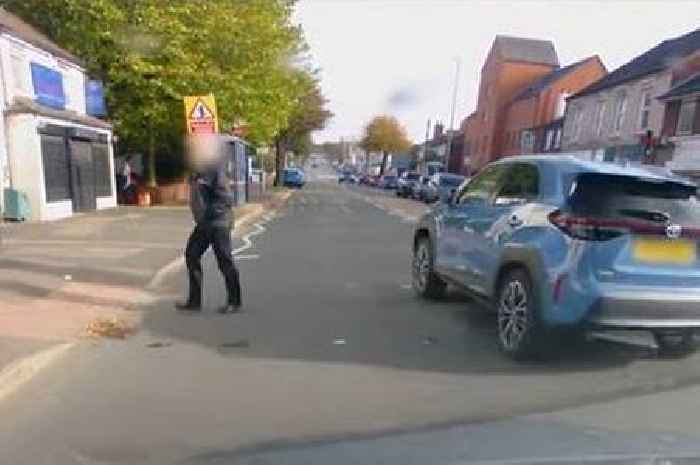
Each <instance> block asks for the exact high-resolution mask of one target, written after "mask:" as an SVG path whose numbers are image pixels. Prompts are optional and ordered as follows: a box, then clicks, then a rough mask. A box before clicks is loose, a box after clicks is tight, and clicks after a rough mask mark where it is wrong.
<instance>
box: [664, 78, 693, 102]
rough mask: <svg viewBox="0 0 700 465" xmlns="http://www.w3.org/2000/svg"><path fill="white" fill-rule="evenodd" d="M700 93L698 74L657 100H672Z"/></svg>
mask: <svg viewBox="0 0 700 465" xmlns="http://www.w3.org/2000/svg"><path fill="white" fill-rule="evenodd" d="M697 93H700V73H698V74H696V75H695V76H693V77H691V78H690V79H686V80H685V81H683V82H681V83H680V84H678V85H677V86H675V87H672V88H671V90H669V91H668V92H666V93H665V94H663V95H662V96H660V97H659V100H673V99H675V98H680V97H684V96H686V95H690V94H697Z"/></svg>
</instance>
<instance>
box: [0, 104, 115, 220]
mask: <svg viewBox="0 0 700 465" xmlns="http://www.w3.org/2000/svg"><path fill="white" fill-rule="evenodd" d="M6 123H7V124H6V127H7V138H8V152H9V155H10V156H9V159H10V179H11V185H12V188H13V189H15V190H17V191H19V192H22V193H23V194H24V195H26V197H27V199H28V201H29V206H30V216H29V218H28V219H30V220H38V221H48V220H55V219H60V218H66V217H69V216H71V215H73V214H74V213H78V212H89V211H93V210H99V209H103V208H111V207H115V206H116V205H117V200H116V186H115V180H114V159H113V153H112V140H111V139H112V132H111V126H110V125H109V124H108V123H105V122H104V121H102V120H99V119H97V118H92V117H89V116H83V115H78V114H75V113H73V112H68V111H61V110H54V109H50V108H46V107H44V106H42V105H40V104H37V103H36V102H33V101H31V100H25V101H19V102H16V103H15V104H14V105H13V107H12V108H10V109H9V111H7V112H6Z"/></svg>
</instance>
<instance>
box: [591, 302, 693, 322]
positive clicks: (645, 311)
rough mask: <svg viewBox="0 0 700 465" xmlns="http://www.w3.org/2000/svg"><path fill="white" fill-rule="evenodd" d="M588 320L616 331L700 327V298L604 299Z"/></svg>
mask: <svg viewBox="0 0 700 465" xmlns="http://www.w3.org/2000/svg"><path fill="white" fill-rule="evenodd" d="M587 320H588V323H590V324H592V325H595V326H604V327H614V328H643V329H652V328H660V329H661V328H700V295H697V294H693V295H683V294H675V295H674V294H669V295H651V296H644V295H641V296H637V297H632V296H624V295H622V296H606V297H601V298H599V299H598V300H597V301H596V302H595V303H594V304H593V307H592V308H591V311H590V313H589V314H588V318H587Z"/></svg>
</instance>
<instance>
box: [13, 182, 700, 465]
mask: <svg viewBox="0 0 700 465" xmlns="http://www.w3.org/2000/svg"><path fill="white" fill-rule="evenodd" d="M310 177H311V179H312V180H313V179H314V178H313V177H312V176H310ZM425 208H426V206H424V205H422V204H418V203H416V202H413V201H410V200H405V199H398V198H395V197H393V196H392V195H391V194H387V193H383V192H378V191H376V190H372V189H368V188H363V187H358V186H338V185H337V184H335V183H331V182H328V181H312V182H311V183H309V184H308V185H307V186H306V187H305V188H304V190H302V191H299V192H295V193H294V194H293V195H292V197H291V198H290V199H289V200H288V201H287V203H286V204H285V205H284V206H282V207H281V208H280V209H279V210H278V211H277V212H276V213H275V214H268V215H265V216H264V217H261V219H260V221H259V222H257V224H254V225H252V227H251V228H250V230H249V231H247V232H246V233H245V234H243V236H242V237H241V242H242V245H241V247H239V248H238V249H239V250H238V253H237V257H238V264H239V267H240V270H241V275H242V281H243V288H244V296H243V298H244V311H243V312H242V313H241V314H236V315H218V314H216V313H215V312H214V308H215V307H216V306H217V305H218V304H220V303H222V302H223V301H224V298H225V294H224V289H223V285H222V282H221V277H220V276H219V274H218V272H217V270H216V265H215V263H214V260H213V258H212V257H211V256H207V257H206V259H205V279H204V281H205V309H204V311H203V312H202V313H201V314H182V313H178V312H175V311H174V310H173V309H172V300H173V297H174V296H176V295H178V294H180V293H181V291H182V289H183V285H184V282H185V281H184V280H185V276H184V274H182V273H175V274H172V275H171V276H169V277H168V278H167V279H165V280H164V281H163V283H162V286H160V287H159V289H158V291H157V295H156V298H155V299H154V300H153V301H151V302H148V303H145V304H142V305H140V306H139V311H140V312H141V313H142V315H143V318H142V320H141V330H140V331H139V332H138V333H137V334H136V335H134V336H133V337H130V338H128V339H126V340H124V341H114V340H100V341H97V342H92V343H81V344H78V345H77V346H76V347H75V348H73V349H72V350H71V352H70V353H69V354H68V356H66V357H62V358H61V359H60V360H57V361H56V362H54V363H52V364H51V365H50V366H48V367H46V368H45V369H43V370H42V371H41V372H40V373H38V374H37V375H36V376H35V377H34V379H33V380H32V381H31V382H29V383H27V384H26V385H25V386H24V387H23V388H22V389H21V390H19V391H17V392H16V393H14V394H13V395H12V396H11V397H8V398H6V399H5V401H4V402H0V417H2V418H6V419H11V421H6V422H2V423H0V447H2V450H3V460H5V461H6V462H7V463H12V464H19V465H21V464H43V463H46V464H73V463H81V464H82V463H85V464H166V463H167V464H170V463H177V464H215V463H216V464H219V463H221V464H224V463H225V464H234V463H235V464H239V463H241V464H243V463H245V464H267V463H270V464H272V463H274V464H278V463H284V464H302V463H402V464H406V463H471V462H472V461H475V460H496V461H498V460H504V459H505V458H509V459H511V458H514V457H517V458H523V457H524V456H526V455H527V454H529V455H527V456H537V457H552V456H559V457H561V456H571V454H575V453H580V454H584V455H585V454H594V453H595V451H596V450H598V451H600V453H601V454H621V453H626V454H628V455H629V451H630V450H632V451H634V452H635V453H637V452H639V453H644V454H647V453H652V452H659V451H661V452H665V453H666V452H672V451H689V453H690V452H693V451H697V447H695V449H693V447H694V445H695V444H700V441H698V439H700V427H698V426H697V425H698V423H697V421H696V419H697V413H696V412H695V410H696V409H695V408H694V407H693V405H694V404H695V403H696V401H695V399H697V395H698V394H700V390H699V389H698V382H699V381H700V364H699V363H698V362H699V361H700V355H694V356H691V357H688V358H685V359H670V360H669V359H658V358H657V357H656V356H655V355H654V354H653V352H650V351H649V350H647V349H644V348H639V347H634V346H628V345H618V344H610V343H606V342H595V341H594V342H585V341H568V342H567V344H566V345H562V346H556V347H554V346H553V347H552V357H551V358H550V359H548V360H546V361H543V362H538V363H526V364H523V363H515V362H512V361H510V360H508V359H506V358H505V357H503V356H502V355H501V354H500V353H499V352H498V349H497V343H496V334H495V321H494V318H493V316H492V315H491V314H490V313H488V312H486V311H484V309H483V308H481V307H479V306H477V305H476V304H475V303H474V302H472V301H471V300H470V299H469V298H468V297H466V296H464V295H462V294H460V293H457V292H450V293H449V295H448V297H447V299H445V300H443V301H439V302H427V301H423V300H420V299H418V298H417V297H416V296H415V295H414V293H413V291H412V290H411V287H410V244H411V236H412V223H413V222H414V221H415V218H417V217H418V216H419V215H420V214H421V212H422V211H425ZM175 235H176V234H174V233H173V234H172V236H175ZM180 239H182V238H180ZM654 415H655V416H656V418H654V417H652V416H654ZM681 417H683V419H682V420H681ZM36 444H41V447H36V446H35V445H36ZM623 446H624V447H623ZM494 463H495V462H494ZM512 463H516V462H512ZM517 463H525V462H517ZM549 463H552V462H549ZM555 463H556V462H555Z"/></svg>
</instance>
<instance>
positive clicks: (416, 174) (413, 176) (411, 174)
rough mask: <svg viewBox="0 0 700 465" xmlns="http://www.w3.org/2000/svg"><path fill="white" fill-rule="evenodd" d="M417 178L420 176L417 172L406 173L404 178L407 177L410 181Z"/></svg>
mask: <svg viewBox="0 0 700 465" xmlns="http://www.w3.org/2000/svg"><path fill="white" fill-rule="evenodd" d="M418 178H420V174H418V173H408V174H406V179H408V180H410V181H415V180H417V179H418Z"/></svg>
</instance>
